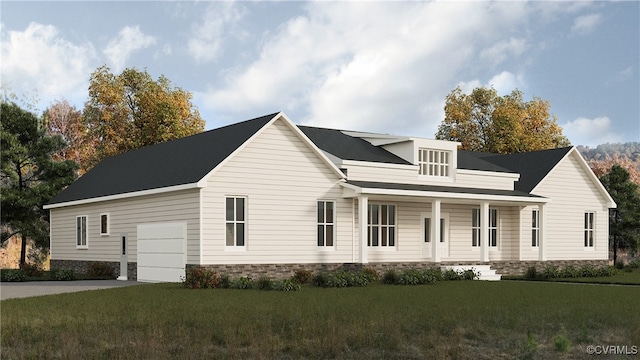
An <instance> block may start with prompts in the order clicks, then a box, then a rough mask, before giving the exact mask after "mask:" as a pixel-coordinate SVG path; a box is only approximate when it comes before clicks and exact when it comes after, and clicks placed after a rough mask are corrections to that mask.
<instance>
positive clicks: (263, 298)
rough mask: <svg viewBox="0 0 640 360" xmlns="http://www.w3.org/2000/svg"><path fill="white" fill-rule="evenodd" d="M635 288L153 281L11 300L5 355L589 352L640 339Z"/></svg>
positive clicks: (4, 312)
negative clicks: (230, 285)
mask: <svg viewBox="0 0 640 360" xmlns="http://www.w3.org/2000/svg"><path fill="white" fill-rule="evenodd" d="M638 299H640V287H626V286H607V285H580V284H563V283H550V282H524V281H504V282H483V281H450V282H440V283H437V284H433V285H420V286H394V285H377V284H376V285H370V286H367V287H361V288H338V289H336V288H314V287H309V286H304V287H303V288H302V290H301V291H298V292H276V291H259V290H231V289H217V290H187V289H182V288H180V286H179V285H178V284H153V285H140V286H132V287H124V288H117V289H109V290H96V291H88V292H81V293H72V294H61V295H55V296H44V297H39V298H27V299H11V300H5V301H2V303H1V304H0V306H1V309H0V312H1V318H2V324H1V331H2V332H1V334H2V338H1V348H2V358H7V359H23V358H47V357H49V358H82V359H91V358H101V359H132V358H137V359H163V358H175V359H198V358H212V359H213V358H215V359H305V358H306V359H323V358H347V359H354V358H357V359H363V358H364V359H383V358H384V359H423V358H431V359H446V358H452V359H456V358H457V359H499V358H504V359H512V358H531V359H537V358H540V359H546V358H584V357H588V356H587V355H586V352H585V351H586V350H585V349H586V347H587V346H588V345H620V346H624V345H627V346H628V347H629V348H631V346H634V345H635V346H638V345H640V311H638ZM557 348H562V349H563V350H565V352H562V351H559V350H557Z"/></svg>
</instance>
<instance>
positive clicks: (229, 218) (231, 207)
mask: <svg viewBox="0 0 640 360" xmlns="http://www.w3.org/2000/svg"><path fill="white" fill-rule="evenodd" d="M246 200H247V199H246V198H244V197H233V196H230V197H227V198H226V200H225V210H226V211H225V214H226V215H225V218H226V221H225V230H226V245H227V246H230V247H231V246H233V247H243V246H245V239H246V232H247V226H246V218H247V216H246V211H247V209H246Z"/></svg>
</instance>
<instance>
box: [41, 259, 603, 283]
mask: <svg viewBox="0 0 640 360" xmlns="http://www.w3.org/2000/svg"><path fill="white" fill-rule="evenodd" d="M98 262H103V263H107V264H109V265H111V267H112V268H113V272H114V274H117V275H118V276H119V275H120V262H115V261H79V260H53V259H52V260H51V270H58V269H70V270H73V271H74V272H76V273H82V274H84V273H86V272H87V269H88V268H89V266H90V265H91V264H92V263H98ZM452 265H468V266H473V265H490V266H491V268H492V269H493V270H495V271H496V273H498V274H500V275H523V274H524V273H525V272H526V271H527V269H528V268H529V267H532V266H533V267H535V268H536V270H537V271H542V270H543V269H544V268H545V267H547V266H557V267H558V268H559V269H563V268H565V267H567V266H574V267H581V266H584V265H591V266H594V267H601V266H608V265H609V260H547V261H490V262H477V261H476V262H473V261H466V262H465V261H443V262H441V263H438V264H436V263H432V262H383V263H368V264H360V263H333V264H319V263H312V264H220V265H193V264H187V269H189V268H193V267H198V266H202V267H204V268H207V269H211V270H213V271H215V272H217V273H218V274H225V275H229V276H230V277H232V278H234V277H240V276H251V277H253V278H259V277H262V276H265V277H269V278H272V279H282V278H288V277H291V276H293V274H294V273H295V272H296V271H297V270H308V271H312V272H320V271H325V272H327V271H332V270H336V269H347V270H357V269H361V268H363V267H368V268H373V269H375V270H376V271H378V272H379V273H380V274H382V273H383V272H385V271H387V270H390V269H396V270H403V269H410V268H415V269H428V268H434V267H441V266H452ZM127 279H128V280H136V279H137V263H134V262H130V263H129V264H128V269H127Z"/></svg>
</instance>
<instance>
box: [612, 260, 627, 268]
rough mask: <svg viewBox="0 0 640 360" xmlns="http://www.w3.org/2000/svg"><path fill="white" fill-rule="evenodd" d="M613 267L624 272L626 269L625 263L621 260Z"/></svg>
mask: <svg viewBox="0 0 640 360" xmlns="http://www.w3.org/2000/svg"><path fill="white" fill-rule="evenodd" d="M613 266H614V267H615V268H616V269H618V270H622V269H624V268H625V266H624V263H623V262H622V261H620V260H618V261H616V263H615V264H613Z"/></svg>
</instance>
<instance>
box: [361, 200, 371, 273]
mask: <svg viewBox="0 0 640 360" xmlns="http://www.w3.org/2000/svg"><path fill="white" fill-rule="evenodd" d="M368 215H369V198H368V197H367V196H364V195H360V196H358V234H359V238H360V263H361V264H366V263H368V262H369V260H368V259H367V221H368Z"/></svg>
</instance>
